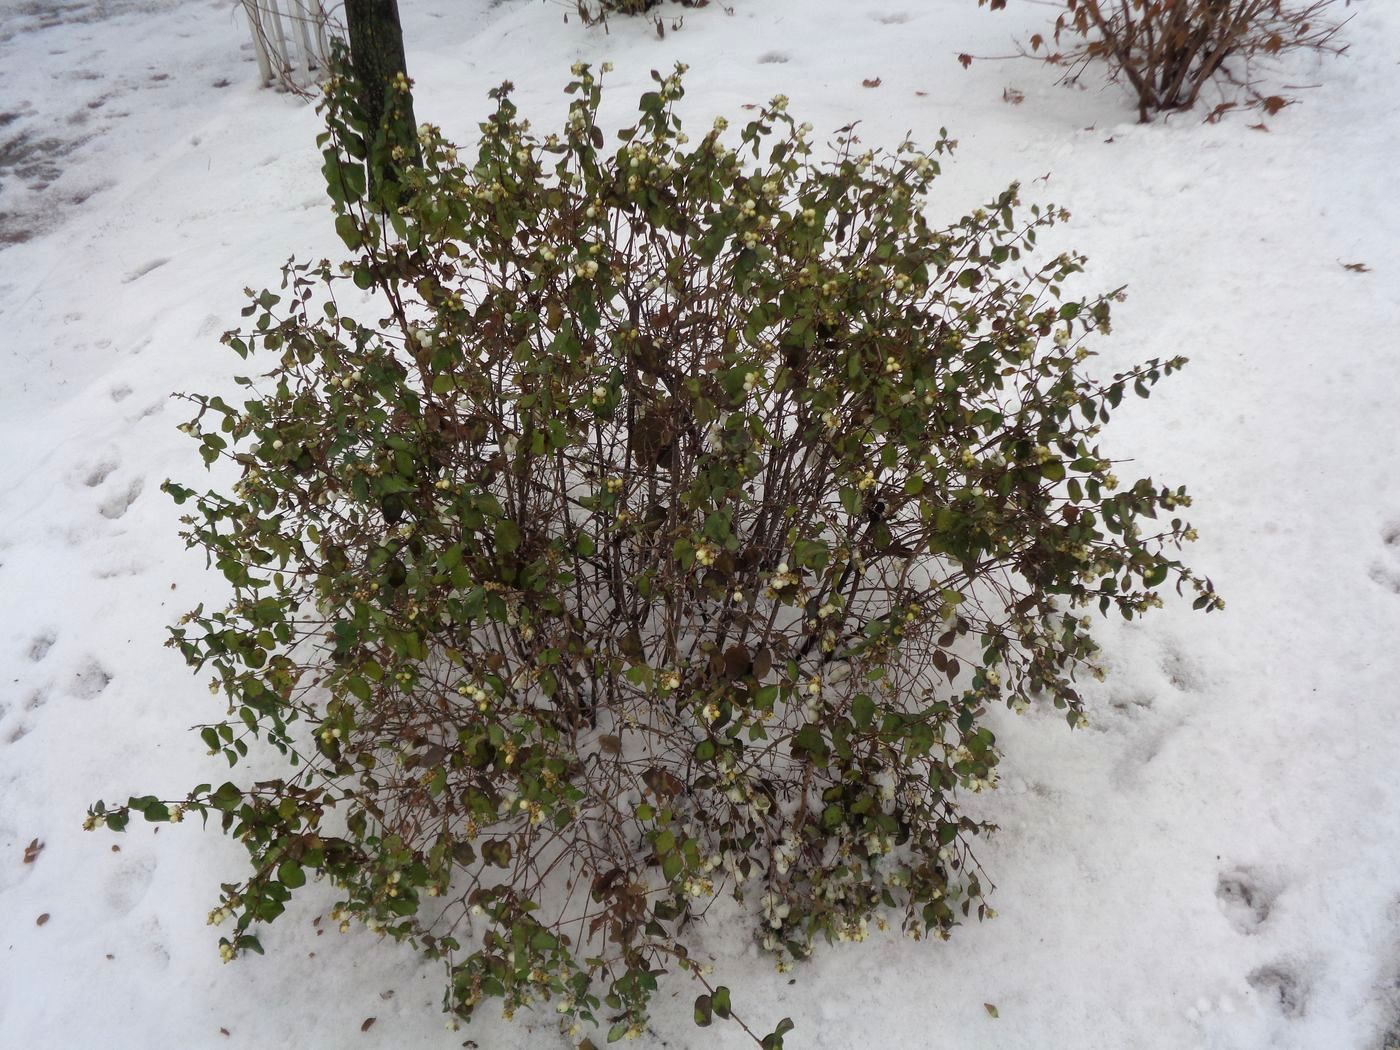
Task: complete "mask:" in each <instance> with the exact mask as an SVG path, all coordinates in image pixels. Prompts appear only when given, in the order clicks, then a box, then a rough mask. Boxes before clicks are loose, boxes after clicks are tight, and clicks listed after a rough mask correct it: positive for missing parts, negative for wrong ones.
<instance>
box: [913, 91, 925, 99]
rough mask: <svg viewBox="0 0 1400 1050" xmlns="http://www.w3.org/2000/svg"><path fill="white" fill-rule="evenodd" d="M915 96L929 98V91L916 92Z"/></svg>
mask: <svg viewBox="0 0 1400 1050" xmlns="http://www.w3.org/2000/svg"><path fill="white" fill-rule="evenodd" d="M914 94H916V95H918V96H919V97H920V98H928V92H927V91H916V92H914Z"/></svg>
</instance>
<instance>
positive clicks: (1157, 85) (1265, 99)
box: [977, 0, 1350, 123]
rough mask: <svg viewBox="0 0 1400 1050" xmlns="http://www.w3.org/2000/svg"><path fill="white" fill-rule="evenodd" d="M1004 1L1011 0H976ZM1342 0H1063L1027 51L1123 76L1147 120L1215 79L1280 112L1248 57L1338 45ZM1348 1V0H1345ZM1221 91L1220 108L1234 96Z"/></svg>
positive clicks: (1337, 48)
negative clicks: (1337, 12)
mask: <svg viewBox="0 0 1400 1050" xmlns="http://www.w3.org/2000/svg"><path fill="white" fill-rule="evenodd" d="M977 3H978V6H979V7H980V6H988V7H990V8H991V9H992V10H994V11H996V10H1000V9H1002V8H1004V7H1005V6H1006V0H977ZM1336 6H1337V5H1336V0H1306V2H1302V3H1290V2H1288V0H1063V10H1062V11H1061V12H1060V14H1059V16H1058V17H1057V18H1056V19H1055V27H1054V32H1053V33H1052V39H1051V40H1050V41H1047V40H1046V39H1045V38H1044V37H1043V36H1042V35H1040V34H1038V33H1037V34H1036V35H1034V36H1032V37H1031V38H1030V41H1029V43H1030V51H1029V52H1028V54H1030V55H1032V56H1034V57H1038V58H1041V59H1043V60H1044V61H1046V62H1049V63H1050V64H1051V65H1056V66H1062V67H1064V69H1065V75H1064V77H1063V80H1064V82H1065V83H1077V82H1078V80H1079V78H1080V77H1081V76H1083V74H1084V73H1085V71H1086V70H1087V69H1089V68H1090V67H1091V66H1095V65H1102V66H1105V67H1106V68H1107V69H1108V75H1109V79H1111V80H1113V81H1115V82H1119V83H1122V82H1126V83H1127V85H1128V86H1129V87H1130V88H1131V90H1132V92H1133V94H1134V95H1135V96H1136V98H1137V104H1138V114H1139V117H1140V119H1141V120H1142V121H1143V122H1144V123H1146V122H1147V121H1148V120H1149V119H1151V116H1152V114H1154V113H1165V112H1171V111H1173V110H1188V109H1191V108H1192V107H1194V106H1195V105H1196V103H1197V102H1198V101H1199V100H1200V97H1201V92H1202V90H1203V89H1204V88H1205V87H1206V86H1207V85H1208V84H1211V83H1213V82H1214V83H1217V84H1219V83H1223V84H1224V85H1225V94H1226V95H1227V96H1230V95H1231V94H1232V91H1231V89H1232V88H1233V94H1234V95H1235V96H1236V97H1239V96H1242V97H1243V99H1244V100H1245V101H1246V102H1247V103H1250V104H1255V105H1262V106H1263V107H1264V108H1265V109H1266V110H1267V111H1268V112H1270V113H1274V112H1277V111H1278V110H1279V109H1282V108H1283V107H1284V106H1285V105H1287V104H1288V100H1287V99H1285V98H1283V97H1282V96H1279V95H1272V94H1266V93H1264V92H1263V91H1261V90H1259V89H1258V87H1257V84H1256V81H1255V79H1254V78H1253V76H1252V75H1251V71H1250V70H1251V63H1252V62H1253V61H1254V60H1255V59H1258V58H1261V57H1272V56H1277V55H1281V54H1284V53H1286V52H1289V51H1299V50H1313V51H1324V52H1330V53H1333V54H1340V53H1341V52H1342V51H1343V50H1345V46H1344V45H1341V44H1338V43H1337V41H1336V36H1337V31H1338V30H1339V29H1340V28H1341V25H1342V23H1341V22H1339V21H1337V20H1335V19H1332V18H1329V17H1327V16H1328V14H1329V13H1330V11H1331V10H1332V9H1334V8H1335V7H1336ZM1347 6H1350V0H1347ZM1238 104H1239V103H1238V102H1235V101H1229V100H1227V101H1225V102H1224V103H1222V105H1221V106H1218V107H1217V108H1216V110H1215V111H1214V113H1218V112H1220V111H1221V110H1223V109H1228V108H1231V107H1233V106H1235V105H1238Z"/></svg>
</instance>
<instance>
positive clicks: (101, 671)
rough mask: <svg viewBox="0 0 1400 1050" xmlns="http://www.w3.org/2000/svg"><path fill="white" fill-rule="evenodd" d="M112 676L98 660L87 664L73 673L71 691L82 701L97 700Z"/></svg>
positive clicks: (89, 661)
mask: <svg viewBox="0 0 1400 1050" xmlns="http://www.w3.org/2000/svg"><path fill="white" fill-rule="evenodd" d="M111 684H112V676H111V675H110V674H108V673H107V670H106V668H104V667H103V666H102V665H101V664H100V663H98V662H97V661H96V660H91V659H89V660H88V661H87V663H85V664H83V666H82V667H80V668H78V670H76V671H74V672H73V680H72V686H71V691H72V694H73V695H74V696H76V697H78V698H79V699H80V700H95V699H97V697H98V696H100V695H101V694H102V692H103V690H105V689H106V688H107V687H108V686H109V685H111Z"/></svg>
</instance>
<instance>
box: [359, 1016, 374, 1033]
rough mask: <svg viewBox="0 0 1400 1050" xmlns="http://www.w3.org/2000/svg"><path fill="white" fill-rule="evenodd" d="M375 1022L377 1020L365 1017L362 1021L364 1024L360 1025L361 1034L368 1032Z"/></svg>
mask: <svg viewBox="0 0 1400 1050" xmlns="http://www.w3.org/2000/svg"><path fill="white" fill-rule="evenodd" d="M376 1020H378V1018H375V1017H366V1018H365V1020H364V1023H363V1024H362V1025H360V1031H362V1032H368V1031H369V1030H370V1029H371V1028H373V1027H374V1022H375V1021H376Z"/></svg>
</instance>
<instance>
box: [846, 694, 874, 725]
mask: <svg viewBox="0 0 1400 1050" xmlns="http://www.w3.org/2000/svg"><path fill="white" fill-rule="evenodd" d="M851 718H852V719H853V720H854V721H855V724H856V728H857V729H869V728H870V723H871V722H873V721H874V720H875V701H874V700H872V699H871V698H870V697H868V696H866V695H865V694H864V693H860V694H859V695H857V696H856V698H855V699H854V700H852V701H851Z"/></svg>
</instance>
